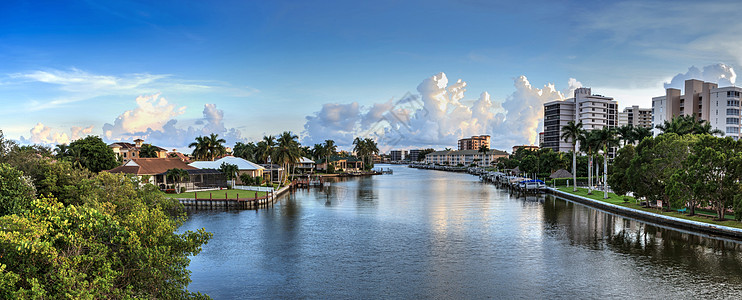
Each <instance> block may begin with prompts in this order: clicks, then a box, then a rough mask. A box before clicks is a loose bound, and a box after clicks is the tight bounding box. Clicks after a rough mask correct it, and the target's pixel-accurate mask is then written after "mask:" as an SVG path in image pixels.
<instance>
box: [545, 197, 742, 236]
mask: <svg viewBox="0 0 742 300" xmlns="http://www.w3.org/2000/svg"><path fill="white" fill-rule="evenodd" d="M547 190H548V192H549V193H550V194H553V195H556V196H559V197H562V198H565V199H569V200H572V201H575V202H578V203H582V204H585V205H587V206H591V207H595V208H598V209H602V210H605V211H609V212H612V213H615V214H618V215H623V216H627V217H631V218H634V219H637V220H641V221H648V222H651V223H656V224H660V225H664V226H669V227H674V228H678V229H682V230H686V231H691V232H699V233H703V234H707V235H710V236H720V237H726V238H732V239H735V240H742V229H739V228H734V227H729V226H722V225H715V224H708V223H702V222H697V221H692V220H686V219H681V218H676V217H670V216H665V215H660V214H656V213H651V212H647V211H643V210H638V209H633V208H629V207H623V206H619V205H615V204H611V203H607V202H603V201H598V200H593V199H590V198H585V197H582V196H577V195H573V194H570V193H565V192H562V191H559V190H557V189H554V188H547Z"/></svg>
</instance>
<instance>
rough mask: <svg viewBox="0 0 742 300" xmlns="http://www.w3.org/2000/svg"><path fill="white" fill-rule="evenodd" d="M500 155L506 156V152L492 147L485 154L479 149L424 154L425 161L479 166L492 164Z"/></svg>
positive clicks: (450, 164) (439, 163)
mask: <svg viewBox="0 0 742 300" xmlns="http://www.w3.org/2000/svg"><path fill="white" fill-rule="evenodd" d="M500 157H508V153H507V152H505V151H500V150H494V149H493V150H490V151H488V152H487V153H486V154H485V153H482V152H479V150H452V151H436V152H432V153H428V155H425V163H426V164H438V165H449V166H457V165H459V164H461V165H464V166H469V165H471V164H476V165H477V166H480V167H488V166H492V164H493V163H494V162H495V161H497V159H498V158H500Z"/></svg>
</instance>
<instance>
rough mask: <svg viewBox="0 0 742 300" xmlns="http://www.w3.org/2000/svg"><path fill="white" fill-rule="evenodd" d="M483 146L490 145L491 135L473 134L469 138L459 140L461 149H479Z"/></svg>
mask: <svg viewBox="0 0 742 300" xmlns="http://www.w3.org/2000/svg"><path fill="white" fill-rule="evenodd" d="M482 146H487V148H489V147H490V136H489V135H480V136H473V137H470V138H468V139H460V140H459V150H479V148H480V147H482Z"/></svg>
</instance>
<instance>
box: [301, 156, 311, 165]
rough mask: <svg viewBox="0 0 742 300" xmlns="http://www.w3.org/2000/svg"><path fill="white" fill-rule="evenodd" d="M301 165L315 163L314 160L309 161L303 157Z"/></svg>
mask: <svg viewBox="0 0 742 300" xmlns="http://www.w3.org/2000/svg"><path fill="white" fill-rule="evenodd" d="M299 163H300V164H313V163H314V161H313V160H311V159H309V158H306V157H302V158H301V159H300V160H299Z"/></svg>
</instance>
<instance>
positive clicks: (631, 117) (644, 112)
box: [618, 105, 652, 129]
mask: <svg viewBox="0 0 742 300" xmlns="http://www.w3.org/2000/svg"><path fill="white" fill-rule="evenodd" d="M624 125H632V126H634V127H644V128H648V129H652V109H651V108H639V106H638V105H634V106H632V107H626V108H624V109H623V112H620V113H618V126H624Z"/></svg>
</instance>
